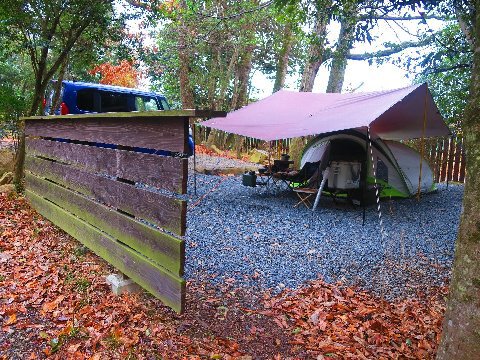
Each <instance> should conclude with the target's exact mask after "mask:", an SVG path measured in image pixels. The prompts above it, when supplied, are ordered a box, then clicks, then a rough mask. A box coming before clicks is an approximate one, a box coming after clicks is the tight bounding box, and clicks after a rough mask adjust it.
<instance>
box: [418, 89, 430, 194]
mask: <svg viewBox="0 0 480 360" xmlns="http://www.w3.org/2000/svg"><path fill="white" fill-rule="evenodd" d="M427 101H428V87H425V102H424V109H423V128H422V139H421V141H420V171H419V174H418V189H417V201H420V191H421V187H422V166H423V155H424V152H425V149H424V148H425V129H426V127H427Z"/></svg>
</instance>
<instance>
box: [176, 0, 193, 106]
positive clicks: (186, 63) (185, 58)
mask: <svg viewBox="0 0 480 360" xmlns="http://www.w3.org/2000/svg"><path fill="white" fill-rule="evenodd" d="M179 6H180V7H181V8H183V9H186V6H187V5H186V4H185V1H181V2H180V4H179ZM187 36H188V25H187V24H186V23H185V21H184V20H183V19H181V20H180V25H179V27H178V62H179V71H178V77H179V83H180V98H181V100H182V107H183V108H184V109H194V108H195V101H194V96H193V88H192V84H191V83H190V51H189V47H188V41H187Z"/></svg>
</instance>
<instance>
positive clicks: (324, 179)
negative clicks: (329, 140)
mask: <svg viewBox="0 0 480 360" xmlns="http://www.w3.org/2000/svg"><path fill="white" fill-rule="evenodd" d="M328 174H330V166H329V167H327V168H326V169H325V170H324V171H323V175H322V182H321V184H320V188H319V189H318V192H317V196H316V197H315V203H314V204H313V207H312V211H315V209H316V208H317V206H318V202H319V201H320V197H321V196H322V191H323V187H324V186H325V183H326V182H327V178H328Z"/></svg>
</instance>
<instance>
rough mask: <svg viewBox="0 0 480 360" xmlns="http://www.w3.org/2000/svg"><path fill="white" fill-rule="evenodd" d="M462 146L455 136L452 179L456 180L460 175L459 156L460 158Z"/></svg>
mask: <svg viewBox="0 0 480 360" xmlns="http://www.w3.org/2000/svg"><path fill="white" fill-rule="evenodd" d="M461 152H462V146H461V144H460V141H459V139H458V137H455V155H454V160H453V176H452V177H453V181H458V179H459V177H460V174H459V172H460V158H461Z"/></svg>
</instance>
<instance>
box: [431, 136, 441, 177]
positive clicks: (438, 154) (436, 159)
mask: <svg viewBox="0 0 480 360" xmlns="http://www.w3.org/2000/svg"><path fill="white" fill-rule="evenodd" d="M434 146H435V147H434V149H433V151H434V157H433V161H434V162H435V175H434V179H435V181H436V182H440V170H441V168H442V165H441V161H442V152H441V146H442V145H441V141H436V142H435V145H434Z"/></svg>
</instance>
